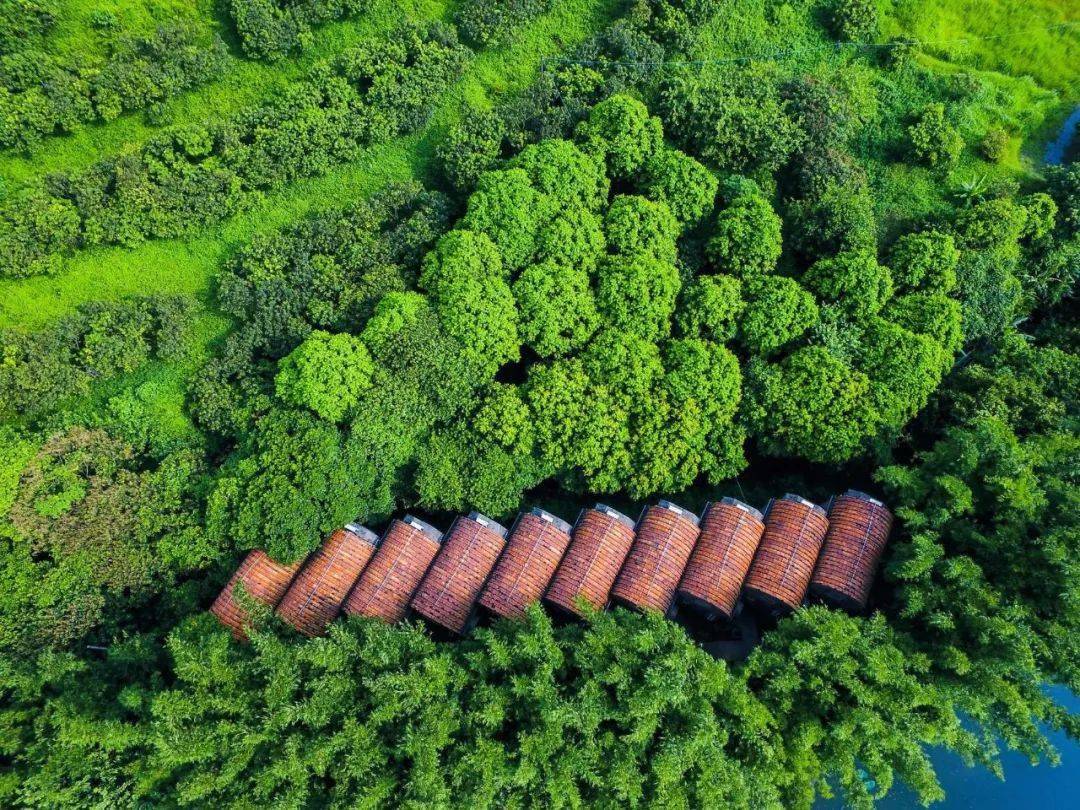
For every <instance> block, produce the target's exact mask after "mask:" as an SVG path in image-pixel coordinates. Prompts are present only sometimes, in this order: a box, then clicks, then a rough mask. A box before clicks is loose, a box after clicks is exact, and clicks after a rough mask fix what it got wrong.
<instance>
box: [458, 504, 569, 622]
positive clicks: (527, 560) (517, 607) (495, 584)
mask: <svg viewBox="0 0 1080 810" xmlns="http://www.w3.org/2000/svg"><path fill="white" fill-rule="evenodd" d="M571 530H572V527H571V526H570V524H569V523H567V522H566V521H565V520H562V519H561V518H558V517H556V516H555V515H553V514H551V513H550V512H545V511H544V510H543V509H540V508H539V507H536V506H534V507H533V508H532V509H530V510H529V511H528V512H523V513H522V514H521V515H520V516H519V517H518V520H517V523H515V524H514V528H513V529H512V530H511V532H510V538H509V539H508V540H507V541H506V550H505V551H503V553H502V556H501V557H500V558H499V561H498V562H497V563H496V564H495V568H494V570H492V572H491V576H490V577H489V578H488V581H487V584H486V585H484V590H483V591H482V592H481V594H480V600H479V605H480V607H481V608H483V609H484V610H486V611H488V613H490V614H492V615H493V616H499V617H501V618H504V619H520V618H523V617H524V616H525V608H526V606H528V605H529V604H531V603H532V602H536V601H539V599H540V597H541V596H543V595H544V589H545V588H547V586H548V583H549V582H550V581H551V578H552V576H554V574H555V569H556V568H557V567H558V565H559V561H560V560H561V559H562V557H563V554H564V553H565V552H566V547H567V546H569V545H570V532H571Z"/></svg>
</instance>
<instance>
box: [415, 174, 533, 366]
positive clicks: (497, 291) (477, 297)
mask: <svg viewBox="0 0 1080 810" xmlns="http://www.w3.org/2000/svg"><path fill="white" fill-rule="evenodd" d="M522 174H523V173H522ZM503 267H504V266H503V262H502V258H501V255H500V253H499V251H498V249H497V248H496V247H495V244H494V243H493V242H492V241H491V240H490V239H489V238H488V237H486V236H485V235H483V234H479V233H473V232H472V231H467V230H456V231H451V232H450V233H448V234H447V235H446V236H444V237H443V238H442V239H440V240H439V243H438V245H437V246H436V248H435V250H433V251H432V252H431V253H429V254H428V255H427V257H425V259H424V267H423V271H422V274H421V276H420V283H421V285H422V286H423V287H424V289H426V290H427V291H428V292H429V293H430V294H431V297H432V302H433V304H434V306H435V310H436V312H438V314H439V318H440V320H441V321H442V323H443V326H444V327H445V328H446V331H447V333H448V334H449V335H450V336H451V337H453V338H455V339H456V340H458V341H460V342H461V344H462V345H463V346H464V347H465V351H466V354H467V356H468V357H469V359H470V361H471V362H474V363H475V364H477V365H478V366H479V367H482V368H485V369H489V370H490V372H491V373H494V372H495V370H496V369H497V368H498V367H499V366H501V365H502V364H503V363H505V362H507V361H509V360H516V359H517V357H518V334H517V319H518V317H517V310H516V309H515V307H514V297H513V294H512V293H511V292H510V285H509V284H507V282H506V280H505V275H504V274H505V270H504V269H503Z"/></svg>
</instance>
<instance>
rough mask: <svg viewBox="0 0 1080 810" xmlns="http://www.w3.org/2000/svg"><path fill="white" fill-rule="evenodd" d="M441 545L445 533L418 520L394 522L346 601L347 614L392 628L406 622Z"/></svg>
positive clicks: (405, 519)
mask: <svg viewBox="0 0 1080 810" xmlns="http://www.w3.org/2000/svg"><path fill="white" fill-rule="evenodd" d="M441 542H442V532H440V531H439V530H438V529H436V528H435V527H434V526H432V525H430V524H428V523H425V522H424V521H422V520H420V518H418V517H414V516H412V515H406V516H405V517H404V518H402V519H401V520H394V521H393V522H392V523H391V524H390V528H388V529H387V530H386V533H385V534H384V535H383V538H382V541H381V542H380V543H379V547H378V549H377V550H376V551H375V555H374V556H373V557H372V558H371V561H370V562H369V563H368V564H367V566H366V567H365V568H364V571H363V573H362V574H360V578H359V579H358V580H357V581H356V584H355V585H354V586H353V589H352V591H351V592H350V593H349V596H348V598H347V599H346V600H345V605H344V610H345V613H346V614H347V615H350V616H369V617H371V618H375V619H382V620H383V621H384V622H387V623H388V624H394V623H395V622H399V621H401V620H402V619H404V618H405V614H406V613H407V612H408V609H409V600H410V599H412V595H413V593H415V592H416V588H417V586H418V585H419V584H420V580H422V579H423V578H424V574H425V573H427V570H428V567H429V566H430V565H431V561H432V560H434V559H435V555H436V554H438V553H439V544H440V543H441Z"/></svg>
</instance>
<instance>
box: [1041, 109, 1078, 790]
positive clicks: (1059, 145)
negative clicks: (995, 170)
mask: <svg viewBox="0 0 1080 810" xmlns="http://www.w3.org/2000/svg"><path fill="white" fill-rule="evenodd" d="M1077 128H1080V107H1077V108H1076V109H1075V110H1073V112H1072V115H1070V116H1069V117H1068V118H1067V119H1066V120H1065V124H1064V125H1063V126H1062V127H1061V132H1059V133H1058V136H1057V139H1056V140H1054V141H1053V142H1052V143H1050V144H1049V145H1048V146H1047V147H1046V155H1045V156H1044V157H1043V160H1044V161H1046V163H1047V164H1049V165H1051V166H1057V165H1059V164H1060V163H1062V162H1063V161H1064V160H1065V153H1066V152H1068V151H1069V146H1070V145H1072V142H1073V139H1074V138H1075V137H1076V130H1077ZM1078 804H1080V802H1078Z"/></svg>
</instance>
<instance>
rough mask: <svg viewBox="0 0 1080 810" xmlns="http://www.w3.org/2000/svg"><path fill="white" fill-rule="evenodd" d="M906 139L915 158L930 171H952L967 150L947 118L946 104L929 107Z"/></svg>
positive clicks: (912, 127)
mask: <svg viewBox="0 0 1080 810" xmlns="http://www.w3.org/2000/svg"><path fill="white" fill-rule="evenodd" d="M907 135H908V138H909V139H910V144H911V151H912V154H913V155H914V157H915V158H916V159H917V160H919V161H922V162H923V163H925V164H926V165H928V166H930V167H931V168H935V169H948V168H950V167H951V166H953V164H955V163H956V162H957V160H959V158H960V153H961V152H962V151H963V150H964V139H963V137H961V135H960V133H959V132H958V131H957V130H956V128H955V127H954V126H953V125H952V124H951V123H949V121H948V119H947V118H946V117H945V105H944V104H928V105H926V107H924V108H923V110H922V112H921V113H919V117H918V119H917V120H916V121H915V123H913V124H912V125H911V126H910V127H908V130H907Z"/></svg>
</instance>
